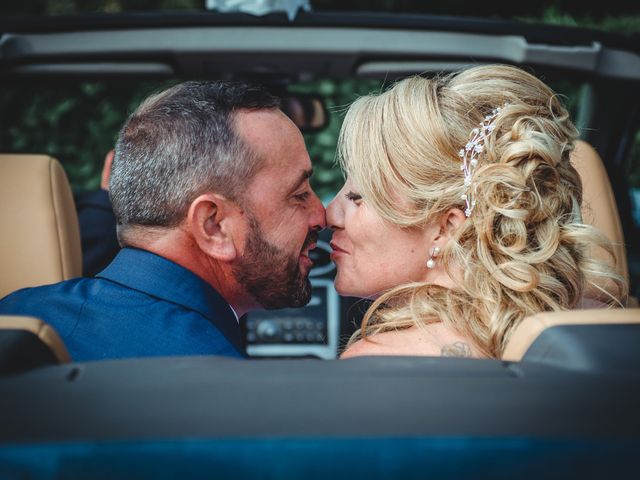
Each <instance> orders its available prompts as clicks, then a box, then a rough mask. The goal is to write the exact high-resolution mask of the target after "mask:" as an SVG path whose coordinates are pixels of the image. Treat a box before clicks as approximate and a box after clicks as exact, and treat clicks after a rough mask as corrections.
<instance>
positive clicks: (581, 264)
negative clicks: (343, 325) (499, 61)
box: [338, 65, 626, 357]
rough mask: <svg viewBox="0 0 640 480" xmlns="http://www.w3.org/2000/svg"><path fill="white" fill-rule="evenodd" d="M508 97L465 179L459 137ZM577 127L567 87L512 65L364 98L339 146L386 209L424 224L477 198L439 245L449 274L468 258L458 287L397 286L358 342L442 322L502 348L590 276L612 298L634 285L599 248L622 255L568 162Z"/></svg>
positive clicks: (566, 302) (356, 177)
mask: <svg viewBox="0 0 640 480" xmlns="http://www.w3.org/2000/svg"><path fill="white" fill-rule="evenodd" d="M498 107H499V108H500V112H499V114H498V115H497V116H496V117H495V119H494V120H492V122H493V125H494V130H493V131H492V132H491V134H489V135H488V136H487V138H486V140H485V141H484V145H483V151H482V153H481V154H480V155H479V156H478V164H477V167H475V169H474V170H473V172H472V176H471V185H470V186H469V187H466V186H465V184H464V174H463V172H462V171H461V158H460V156H459V152H460V149H461V148H464V147H465V145H466V144H467V143H468V142H469V139H470V136H471V132H472V130H473V129H474V128H478V127H479V125H481V124H482V122H483V120H484V119H485V117H486V116H487V115H491V113H492V112H493V111H494V109H496V108H498ZM577 136H578V132H577V130H576V128H575V127H574V125H573V123H572V122H571V120H570V118H569V114H568V112H567V110H566V109H565V108H564V106H563V105H562V103H561V102H560V99H559V97H558V95H556V94H555V93H554V92H553V91H552V90H551V89H550V88H549V87H548V86H547V85H545V84H544V83H543V82H542V81H540V80H538V79H537V78H536V77H534V76H533V75H531V74H529V73H527V72H525V71H523V70H521V69H519V68H516V67H511V66H505V65H493V66H481V67H474V68H470V69H468V70H465V71H462V72H459V73H455V74H451V75H448V76H443V77H437V78H432V79H429V78H423V77H419V76H415V77H411V78H407V79H404V80H402V81H400V82H398V83H396V84H395V85H393V87H392V88H391V89H389V90H387V91H386V92H384V93H382V94H379V95H370V96H366V97H362V98H359V99H358V100H356V101H355V102H354V103H353V105H352V106H351V108H350V109H349V111H348V112H347V115H346V117H345V121H344V124H343V126H342V130H341V133H340V138H339V144H338V159H339V161H340V163H341V166H342V168H343V169H344V171H345V173H346V174H347V175H348V176H349V177H350V178H351V179H352V180H353V181H354V182H355V184H356V185H357V187H358V188H359V191H360V194H361V195H362V197H363V199H364V201H365V202H366V203H367V204H368V205H369V206H370V207H372V208H374V209H375V210H376V212H377V213H378V214H379V215H380V216H381V217H382V218H383V219H385V220H386V221H388V222H391V223H392V224H395V225H399V226H402V227H406V228H411V227H419V226H424V225H425V224H427V223H429V222H431V221H433V220H434V219H437V218H438V217H439V216H440V215H442V214H444V213H445V212H447V211H449V210H450V209H451V208H460V209H461V210H462V211H464V210H465V200H464V195H465V194H467V193H469V192H472V193H473V198H474V200H475V206H474V208H473V210H472V212H471V214H470V215H469V217H468V218H467V220H466V221H465V222H464V224H463V226H462V227H461V228H460V229H459V231H458V232H457V234H456V236H455V238H454V239H453V240H452V241H450V242H449V243H448V245H447V246H446V247H445V249H444V250H443V251H442V253H441V254H440V256H439V257H438V261H441V262H442V263H443V265H444V267H445V268H446V269H447V270H448V271H449V273H450V275H453V273H452V272H453V269H452V268H451V267H453V266H458V268H457V269H456V270H457V271H462V275H463V278H461V279H460V280H461V281H459V282H457V283H459V285H460V288H459V289H456V290H453V289H445V288H442V287H438V286H435V285H428V284H421V283H418V284H410V285H401V286H398V287H396V288H394V289H392V290H391V291H389V292H386V293H385V294H383V295H382V296H381V297H379V298H378V299H377V300H376V301H375V302H374V303H373V305H372V306H371V308H370V309H369V310H368V312H367V313H366V314H365V318H364V321H363V326H362V328H361V330H360V331H358V332H356V334H355V335H354V337H353V338H352V339H351V343H352V342H353V341H355V340H357V339H358V338H361V337H362V336H367V335H371V334H375V333H379V332H383V331H387V330H394V329H398V328H408V327H410V326H413V325H418V326H419V325H421V324H422V325H423V324H426V323H430V322H434V321H443V322H445V323H447V324H449V325H451V326H453V327H454V328H455V329H456V330H458V331H459V332H460V333H461V334H462V335H464V336H466V337H467V338H470V339H471V340H473V341H474V342H475V344H476V345H477V346H478V347H479V348H480V349H482V350H483V353H485V354H487V355H490V356H493V357H500V355H501V353H502V351H503V349H504V346H505V344H506V342H507V340H508V338H509V334H510V332H511V330H512V329H513V328H514V327H515V326H516V325H517V324H518V323H519V322H520V321H521V320H522V319H523V318H524V317H526V316H528V315H532V314H534V313H538V312H542V311H553V310H567V309H572V308H575V307H577V306H579V304H580V302H581V300H582V299H583V297H584V295H585V292H586V291H587V289H589V291H590V292H591V291H599V292H601V295H600V297H599V298H598V300H600V301H603V302H605V303H607V304H613V303H615V302H616V301H617V299H620V298H622V297H623V296H624V295H625V293H626V292H625V286H624V284H623V281H622V279H621V278H620V277H619V276H617V275H616V274H615V271H614V269H613V267H612V266H611V265H610V264H608V263H603V262H601V261H598V260H595V259H594V258H593V256H592V255H589V254H588V251H590V249H592V248H593V247H594V246H600V247H602V248H604V249H605V250H606V251H608V252H609V253H610V254H611V255H613V254H612V250H611V246H610V244H609V242H608V240H607V239H606V237H605V236H604V235H602V234H601V233H599V232H598V231H597V230H596V229H594V228H593V227H591V226H588V225H585V224H583V223H582V218H581V211H580V205H581V202H582V184H581V181H580V177H579V175H578V173H577V171H576V170H575V169H574V168H573V166H572V165H571V162H570V161H569V157H570V155H571V152H572V150H573V148H574V142H575V140H576V138H577ZM399 198H400V199H403V200H404V201H398V199H399ZM612 258H613V257H612Z"/></svg>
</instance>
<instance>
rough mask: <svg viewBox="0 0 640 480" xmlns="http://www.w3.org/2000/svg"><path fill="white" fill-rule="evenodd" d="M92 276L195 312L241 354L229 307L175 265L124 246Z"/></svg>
mask: <svg viewBox="0 0 640 480" xmlns="http://www.w3.org/2000/svg"><path fill="white" fill-rule="evenodd" d="M96 277H100V278H105V279H107V280H111V281H113V282H116V283H119V284H121V285H124V286H126V287H129V288H132V289H134V290H138V291H140V292H144V293H146V294H148V295H151V296H153V297H156V298H159V299H162V300H166V301H168V302H171V303H175V304H177V305H181V306H183V307H185V308H188V309H190V310H195V311H196V312H198V313H200V314H202V315H204V317H206V318H207V319H208V320H209V321H210V322H211V323H213V324H214V325H215V326H216V328H217V329H218V330H220V332H222V334H223V335H224V336H225V337H226V338H227V340H229V342H231V343H232V344H233V346H234V347H235V348H236V349H237V350H238V351H239V352H241V353H242V354H244V352H245V349H244V345H243V344H244V342H243V341H242V335H241V332H240V325H239V324H238V319H237V318H236V315H235V313H234V312H233V310H232V309H231V307H230V306H229V304H228V303H227V302H226V300H225V299H224V298H222V296H221V295H220V294H219V293H218V292H217V291H216V290H215V289H214V288H213V287H212V286H211V285H209V284H208V283H206V282H205V281H204V280H202V279H201V278H200V277H198V276H197V275H196V274H194V273H193V272H191V271H189V270H187V269H186V268H184V267H181V266H180V265H178V264H177V263H174V262H172V261H171V260H167V259H166V258H164V257H161V256H159V255H156V254H154V253H151V252H148V251H146V250H139V249H136V248H129V247H127V248H123V249H122V250H120V252H118V255H116V257H115V258H114V260H113V261H112V262H111V263H110V264H109V266H107V268H105V269H104V270H103V271H102V272H100V273H98V274H97V275H96Z"/></svg>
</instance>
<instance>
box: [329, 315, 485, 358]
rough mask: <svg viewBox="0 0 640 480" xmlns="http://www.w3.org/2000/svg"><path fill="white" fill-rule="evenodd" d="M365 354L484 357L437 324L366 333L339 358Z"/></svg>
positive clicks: (450, 330) (459, 337) (461, 339)
mask: <svg viewBox="0 0 640 480" xmlns="http://www.w3.org/2000/svg"><path fill="white" fill-rule="evenodd" d="M366 355H400V356H402V355H411V356H430V357H476V358H481V357H484V355H482V353H481V352H480V351H479V350H478V349H477V348H475V346H474V345H473V344H472V343H471V342H470V341H469V340H467V339H466V338H465V337H463V336H462V335H460V334H458V333H457V332H455V331H454V330H452V329H451V328H447V327H445V326H444V325H443V324H441V323H433V324H430V325H427V326H425V327H411V328H408V329H406V330H399V331H393V332H384V333H380V334H377V335H372V336H369V337H367V340H359V341H357V342H356V343H354V344H353V345H351V347H349V348H348V349H347V350H346V351H345V352H344V353H343V354H342V355H341V356H340V358H341V359H345V358H351V357H359V356H366Z"/></svg>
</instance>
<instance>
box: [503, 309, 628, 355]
mask: <svg viewBox="0 0 640 480" xmlns="http://www.w3.org/2000/svg"><path fill="white" fill-rule="evenodd" d="M628 323H640V308H612V309H603V308H597V309H590V310H570V311H563V312H543V313H538V314H536V315H532V316H530V317H527V318H525V319H524V320H523V321H522V323H521V324H520V325H518V327H517V328H516V329H515V330H514V331H513V333H512V334H511V338H509V343H508V344H507V347H506V348H505V349H504V353H503V354H502V359H503V360H507V361H510V362H519V361H520V360H522V357H523V356H524V354H525V353H526V352H527V350H528V349H529V347H530V346H531V344H532V343H533V342H534V341H535V339H536V338H538V336H540V334H541V333H542V331H543V330H545V329H547V328H551V327H556V326H560V325H616V324H628ZM613 348H615V346H613Z"/></svg>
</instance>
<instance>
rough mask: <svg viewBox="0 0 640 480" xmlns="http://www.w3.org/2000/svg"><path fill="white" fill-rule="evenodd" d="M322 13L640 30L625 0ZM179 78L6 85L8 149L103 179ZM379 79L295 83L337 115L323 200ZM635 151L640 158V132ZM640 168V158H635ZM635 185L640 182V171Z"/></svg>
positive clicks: (92, 4) (392, 2)
mask: <svg viewBox="0 0 640 480" xmlns="http://www.w3.org/2000/svg"><path fill="white" fill-rule="evenodd" d="M204 4H205V1H204V0H32V1H22V2H10V3H9V2H2V5H0V17H2V18H3V22H4V23H5V25H8V24H10V22H11V18H12V17H16V16H23V15H28V16H31V15H68V14H79V13H83V14H87V13H96V12H99V13H106V14H118V13H123V12H143V11H146V12H148V11H167V10H174V11H198V10H203V9H204ZM311 4H312V7H313V9H314V10H316V11H353V10H359V11H389V12H407V13H422V14H439V15H465V16H482V17H492V18H501V19H517V20H521V21H525V22H542V23H548V24H557V25H571V26H583V27H589V28H596V29H603V30H607V31H614V32H616V33H618V34H623V35H633V34H637V33H638V32H640V13H639V12H638V7H637V5H634V4H633V2H627V1H624V0H609V1H608V2H602V3H600V4H593V5H586V4H585V3H584V2H582V1H580V2H578V1H575V0H565V1H540V2H513V1H512V0H511V1H485V2H467V1H465V0H447V1H440V2H433V1H430V2H425V1H419V0H377V1H376V0H311ZM176 81H178V80H173V81H171V82H167V81H153V82H134V81H123V80H119V81H115V80H110V81H93V82H76V83H72V82H68V81H67V82H59V83H51V82H47V84H46V85H43V84H42V83H36V82H22V83H20V84H15V83H12V84H11V85H2V84H0V108H1V111H2V116H1V117H0V150H1V151H3V152H30V153H36V152H41V153H47V154H50V155H52V156H54V157H56V158H58V159H59V160H60V161H61V162H62V163H63V165H64V167H65V169H66V171H67V173H68V175H69V178H70V180H71V182H72V185H73V187H74V188H75V189H94V188H97V187H98V186H99V179H100V171H101V168H102V160H103V158H104V155H105V153H106V152H107V151H108V150H109V149H111V148H112V147H113V144H114V141H115V138H116V136H117V133H118V130H119V128H120V126H121V125H122V122H123V121H124V120H125V119H126V117H127V115H128V114H129V113H130V112H131V111H133V109H135V107H136V106H137V105H138V104H139V102H140V101H141V100H142V99H143V98H144V97H146V96H147V95H148V94H150V93H152V92H154V91H158V90H160V89H163V88H165V87H167V86H168V85H169V84H172V83H175V82H176ZM383 87H384V85H382V82H380V81H376V80H340V81H338V80H331V79H326V80H320V81H314V82H309V83H305V84H297V85H293V86H292V87H291V90H293V91H296V92H301V93H319V94H321V95H323V97H325V99H326V102H327V107H328V109H329V111H330V113H331V114H332V115H331V121H330V124H329V126H328V128H326V129H325V130H323V131H322V132H319V133H316V134H308V135H305V137H306V141H307V146H308V148H309V152H310V155H311V157H312V159H313V160H314V164H315V165H316V172H317V173H316V175H315V176H314V188H316V190H317V191H318V193H319V194H320V195H321V197H327V196H330V195H331V194H332V193H333V192H334V191H335V190H336V188H337V187H338V186H339V184H340V183H341V181H342V178H341V175H340V172H339V171H338V169H337V168H335V167H334V155H335V143H336V139H337V134H338V131H339V129H340V125H341V121H342V112H343V111H344V110H345V109H346V107H347V106H348V105H349V104H350V103H351V102H352V101H353V100H354V99H355V98H357V96H359V95H363V94H367V93H370V92H373V91H379V90H380V89H381V88H383ZM552 87H553V88H555V89H556V90H557V91H559V92H561V93H563V94H564V95H565V101H566V103H567V105H568V107H569V108H570V109H573V110H574V111H575V106H576V105H577V103H578V98H579V94H580V92H579V89H578V88H577V87H576V86H575V85H570V84H559V85H552ZM638 135H639V136H638V138H637V142H636V148H635V149H634V153H633V155H635V156H640V148H639V147H638V145H640V133H639V134H638ZM633 163H634V164H635V165H638V166H640V158H635V159H634V162H633ZM632 181H633V183H634V185H636V186H638V187H640V169H639V171H637V172H632Z"/></svg>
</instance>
